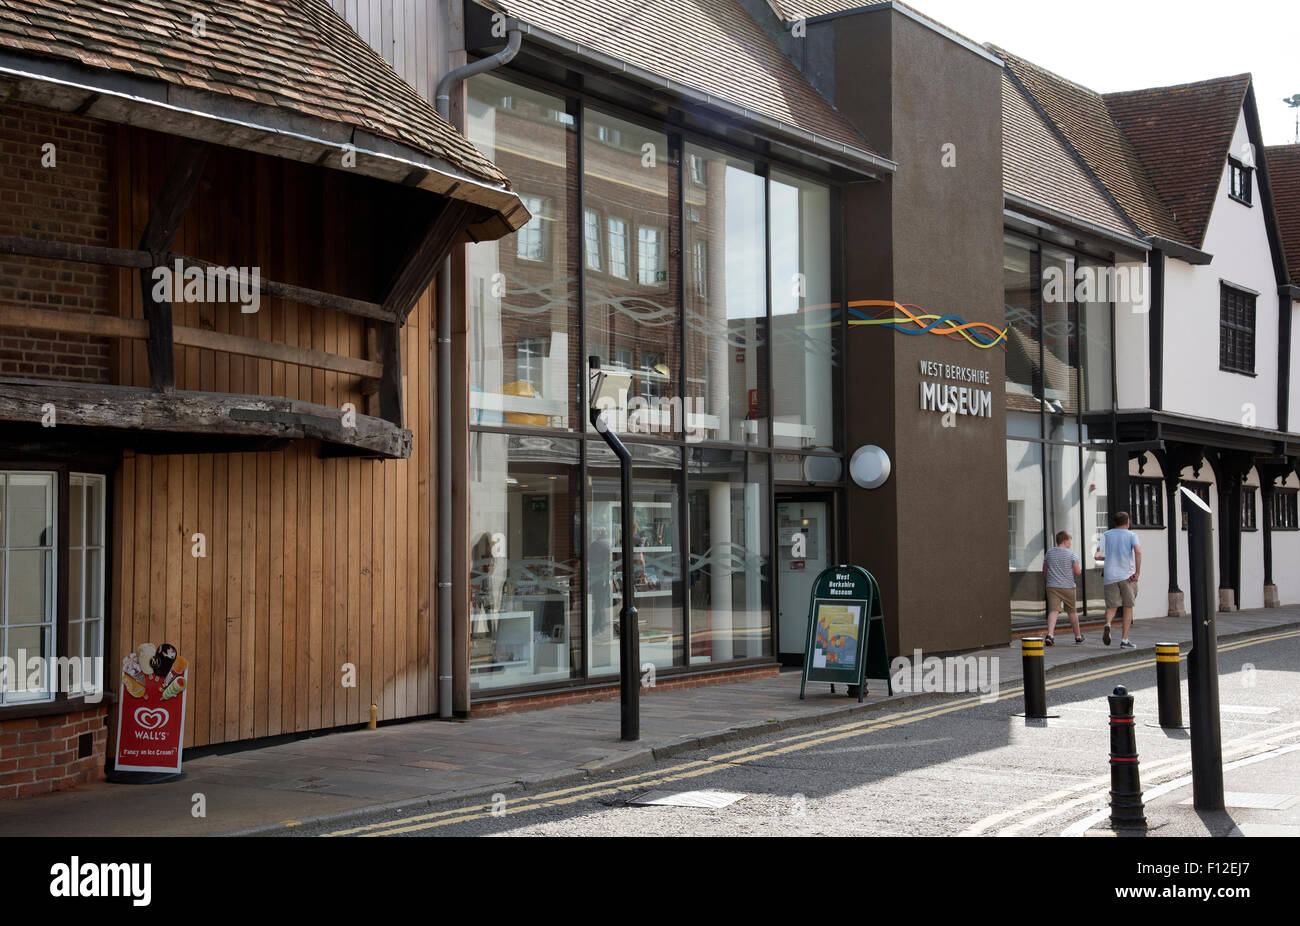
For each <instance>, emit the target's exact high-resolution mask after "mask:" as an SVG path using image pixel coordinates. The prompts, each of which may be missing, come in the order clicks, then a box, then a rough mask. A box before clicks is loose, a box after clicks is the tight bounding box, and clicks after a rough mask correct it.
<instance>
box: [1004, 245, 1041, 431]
mask: <svg viewBox="0 0 1300 926" xmlns="http://www.w3.org/2000/svg"><path fill="white" fill-rule="evenodd" d="M1003 255H1004V256H1003V264H1002V287H1003V291H1004V293H1005V299H1004V302H1005V305H1006V313H1007V434H1008V435H1011V436H1014V437H1041V436H1042V421H1041V416H1042V409H1041V405H1040V403H1039V401H1038V399H1039V397H1040V396H1041V395H1042V391H1043V390H1042V383H1041V381H1040V380H1039V377H1038V370H1039V367H1040V358H1039V352H1040V344H1041V336H1040V334H1039V330H1040V329H1039V318H1038V315H1039V312H1038V308H1039V305H1038V299H1039V297H1038V287H1037V285H1036V280H1037V278H1038V248H1037V246H1036V245H1031V244H1029V243H1027V242H1022V241H1020V240H1019V239H1017V238H1008V239H1007V240H1006V246H1005V248H1004V249H1003Z"/></svg>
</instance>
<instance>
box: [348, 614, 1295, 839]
mask: <svg viewBox="0 0 1300 926" xmlns="http://www.w3.org/2000/svg"><path fill="white" fill-rule="evenodd" d="M1297 636H1300V630H1293V631H1288V632H1284V633H1277V634H1271V635H1268V636H1263V637H1255V638H1253V639H1250V640H1243V641H1240V642H1235V643H1229V644H1225V645H1223V646H1220V647H1219V652H1227V651H1230V650H1234V649H1241V648H1242V647H1246V646H1258V645H1260V644H1262V643H1268V642H1271V641H1274V640H1283V639H1288V638H1291V637H1297ZM1147 666H1149V663H1148V662H1146V661H1145V660H1144V661H1141V662H1137V661H1129V662H1126V663H1124V664H1123V665H1121V666H1108V667H1105V668H1099V669H1093V670H1091V671H1086V672H1080V673H1076V674H1073V675H1068V676H1063V677H1061V678H1056V679H1053V680H1051V681H1049V682H1048V684H1047V687H1048V689H1058V688H1068V687H1070V686H1073V685H1078V684H1081V683H1083V682H1088V681H1095V680H1096V679H1101V678H1107V677H1109V676H1113V675H1122V674H1124V673H1125V672H1133V671H1135V670H1138V669H1142V668H1144V667H1147ZM1022 691H1023V688H1022V686H1021V685H1017V686H1016V687H1014V688H1011V689H1009V690H1007V691H1003V692H1000V693H999V694H998V696H997V697H996V698H995V699H993V701H1006V700H1009V699H1012V698H1018V697H1020V696H1021V693H1022ZM993 701H988V700H985V699H982V698H981V697H980V696H978V695H975V696H971V697H964V698H959V699H957V700H955V701H951V702H946V703H944V704H942V705H927V706H925V707H920V708H915V709H913V710H910V711H901V712H899V713H895V714H886V715H885V716H883V717H877V718H868V719H865V720H859V721H854V722H851V723H847V724H844V725H842V726H838V727H836V728H835V730H834V732H831V733H826V732H823V731H820V730H811V731H808V732H806V733H798V734H794V735H792V736H786V737H782V738H781V739H778V740H775V741H772V742H768V743H759V744H756V745H752V746H746V747H744V748H742V749H735V750H732V751H730V752H723V753H718V754H717V755H713V756H710V757H708V758H707V759H697V760H694V761H691V762H682V763H679V764H677V765H674V766H672V767H670V768H666V769H650V770H647V771H645V772H641V773H639V774H634V775H626V776H624V777H622V778H617V779H614V780H612V781H607V782H593V783H591V784H583V785H575V786H573V787H568V788H559V789H557V790H554V791H546V792H544V793H542V794H537V795H534V796H533V797H530V798H522V799H519V800H514V801H511V802H510V803H509V805H508V806H509V810H508V812H509V813H511V814H514V813H519V812H521V811H528V810H539V809H542V808H546V807H563V806H566V805H569V804H575V803H578V802H580V801H588V800H594V799H596V798H601V797H609V796H611V795H614V794H619V793H621V792H625V791H641V790H645V789H647V788H650V787H651V786H655V785H661V784H666V783H668V782H674V781H685V780H687V779H691V778H697V777H699V776H701V775H711V774H714V773H716V772H717V771H719V769H718V765H720V764H722V765H744V764H747V763H750V762H756V761H758V760H759V759H770V758H773V757H775V756H782V755H788V754H789V753H792V752H799V751H801V750H804V749H811V748H812V747H814V746H820V745H823V744H825V743H832V742H836V741H838V740H843V739H849V738H852V737H856V736H862V735H863V734H866V733H873V732H875V731H877V730H885V729H889V728H891V727H902V726H907V725H908V724H913V723H918V722H920V721H922V720H929V719H931V718H933V717H940V716H942V715H944V714H951V713H953V712H955V711H961V710H967V709H969V708H972V707H975V706H977V705H979V704H981V703H986V704H987V703H993ZM496 806H497V805H496V804H493V803H486V804H476V805H473V806H470V807H458V808H453V809H448V810H437V811H431V812H429V813H423V814H416V815H414V816H410V817H404V818H402V819H400V820H389V821H387V822H384V823H369V824H366V825H364V826H355V827H351V828H350V829H342V830H336V831H334V832H332V833H325V834H323V835H325V836H395V835H398V834H401V833H414V832H419V831H422V830H432V829H437V828H439V827H443V826H452V825H454V824H457V823H465V822H467V821H469V820H473V819H476V818H482V817H483V816H484V815H487V814H491V813H492V812H493V810H494V807H496Z"/></svg>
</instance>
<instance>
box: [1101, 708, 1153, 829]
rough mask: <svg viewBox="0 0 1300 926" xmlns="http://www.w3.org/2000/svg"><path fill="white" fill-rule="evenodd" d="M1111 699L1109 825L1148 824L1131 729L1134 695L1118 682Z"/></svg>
mask: <svg viewBox="0 0 1300 926" xmlns="http://www.w3.org/2000/svg"><path fill="white" fill-rule="evenodd" d="M1107 700H1108V701H1109V702H1110V822H1111V826H1123V827H1142V826H1146V825H1147V818H1146V814H1145V813H1144V807H1143V805H1142V779H1141V776H1140V775H1139V774H1138V751H1137V731H1136V730H1135V729H1133V696H1132V695H1131V694H1129V693H1128V690H1127V689H1126V688H1125V687H1124V686H1123V685H1120V686H1119V687H1117V688H1116V689H1115V691H1114V693H1113V694H1111V695H1110V697H1108V698H1107Z"/></svg>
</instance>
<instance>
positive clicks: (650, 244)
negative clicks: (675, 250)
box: [636, 225, 668, 286]
mask: <svg viewBox="0 0 1300 926" xmlns="http://www.w3.org/2000/svg"><path fill="white" fill-rule="evenodd" d="M666 256H667V255H666V254H665V249H664V230H663V229H662V228H659V227H658V226H654V225H642V226H640V227H639V228H637V275H636V280H637V282H638V283H640V284H641V285H642V286H654V285H656V284H658V283H666V282H668V269H667V267H668V265H667V261H666V260H665V259H664V258H665V257H666Z"/></svg>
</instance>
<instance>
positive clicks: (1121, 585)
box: [1106, 579, 1138, 608]
mask: <svg viewBox="0 0 1300 926" xmlns="http://www.w3.org/2000/svg"><path fill="white" fill-rule="evenodd" d="M1137 595H1138V584H1137V583H1136V582H1129V581H1128V580H1127V579H1126V580H1124V581H1123V582H1111V583H1110V584H1109V585H1107V586H1106V607H1108V608H1120V607H1123V608H1131V607H1133V602H1134V601H1135V600H1137Z"/></svg>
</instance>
